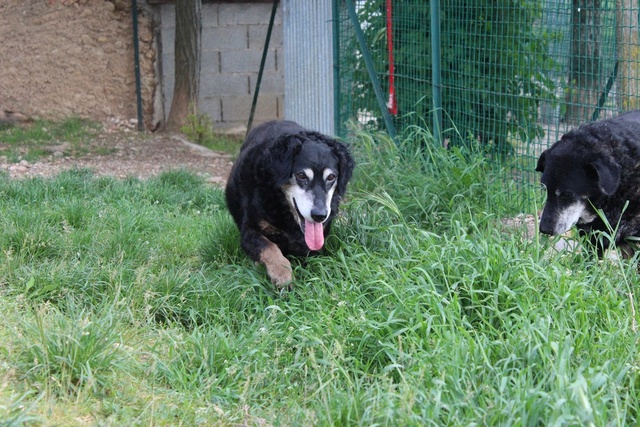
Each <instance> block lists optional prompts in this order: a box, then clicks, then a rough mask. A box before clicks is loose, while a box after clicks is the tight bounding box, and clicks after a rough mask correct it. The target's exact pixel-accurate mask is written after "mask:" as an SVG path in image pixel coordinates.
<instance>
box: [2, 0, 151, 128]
mask: <svg viewBox="0 0 640 427" xmlns="http://www.w3.org/2000/svg"><path fill="white" fill-rule="evenodd" d="M141 3H143V2H141ZM127 4H130V2H122V1H120V0H111V1H107V0H21V1H2V2H0V58H2V60H0V116H2V115H7V113H6V112H15V113H19V114H21V115H23V116H27V117H30V118H53V119H59V118H63V117H69V116H76V117H85V118H90V119H92V120H97V121H107V120H109V119H114V118H121V119H131V118H135V117H136V116H137V113H136V93H135V73H134V59H133V35H132V34H133V32H132V19H131V11H130V10H129V9H127V7H126V5H127ZM123 5H125V6H124V7H123ZM153 34H154V33H153V27H152V20H151V19H150V15H149V14H148V13H142V14H141V16H140V23H139V39H140V52H141V75H142V96H143V100H144V102H143V109H144V117H145V123H146V125H147V127H148V128H152V129H153V128H155V126H156V123H155V122H154V119H153V113H154V108H153V101H154V94H155V91H156V73H155V59H156V49H155V46H154V37H153Z"/></svg>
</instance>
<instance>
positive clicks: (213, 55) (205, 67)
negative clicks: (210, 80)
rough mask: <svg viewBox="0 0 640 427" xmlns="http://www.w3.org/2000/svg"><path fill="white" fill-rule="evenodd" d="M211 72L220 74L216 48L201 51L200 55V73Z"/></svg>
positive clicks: (207, 73)
mask: <svg viewBox="0 0 640 427" xmlns="http://www.w3.org/2000/svg"><path fill="white" fill-rule="evenodd" d="M163 64H164V63H163ZM212 74H220V52H219V51H217V50H215V51H207V52H205V51H203V52H202V55H201V56H200V75H201V76H204V75H212Z"/></svg>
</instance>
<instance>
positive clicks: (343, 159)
mask: <svg viewBox="0 0 640 427" xmlns="http://www.w3.org/2000/svg"><path fill="white" fill-rule="evenodd" d="M331 141H333V152H334V153H335V155H336V156H337V157H338V167H339V168H340V170H339V171H338V173H339V174H340V175H339V176H338V187H337V188H336V190H338V194H339V195H340V196H343V195H344V193H345V191H347V183H348V182H349V180H350V179H351V175H352V174H353V168H354V167H355V161H354V160H353V157H351V153H349V150H348V149H347V147H346V146H345V145H344V144H343V143H341V142H339V141H336V140H334V139H332V140H331Z"/></svg>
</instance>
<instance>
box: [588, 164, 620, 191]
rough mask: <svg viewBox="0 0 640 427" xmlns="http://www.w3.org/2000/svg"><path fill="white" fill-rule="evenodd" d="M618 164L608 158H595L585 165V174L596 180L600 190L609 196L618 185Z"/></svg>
mask: <svg viewBox="0 0 640 427" xmlns="http://www.w3.org/2000/svg"><path fill="white" fill-rule="evenodd" d="M620 169H621V168H620V165H619V164H618V163H616V162H614V161H613V160H610V159H596V160H594V161H593V162H591V163H589V164H588V165H587V166H586V172H587V176H588V177H591V178H592V179H593V180H594V181H597V183H598V187H599V188H600V191H602V192H603V193H604V194H605V195H607V196H611V195H612V194H613V193H615V192H616V190H617V189H618V186H619V185H620Z"/></svg>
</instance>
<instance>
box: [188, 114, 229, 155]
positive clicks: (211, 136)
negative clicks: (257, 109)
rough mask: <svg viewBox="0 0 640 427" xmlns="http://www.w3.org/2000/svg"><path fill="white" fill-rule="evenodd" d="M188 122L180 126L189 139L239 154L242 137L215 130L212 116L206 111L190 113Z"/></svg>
mask: <svg viewBox="0 0 640 427" xmlns="http://www.w3.org/2000/svg"><path fill="white" fill-rule="evenodd" d="M186 121H187V123H186V124H185V125H184V126H182V128H180V132H182V133H183V134H185V136H186V137H187V138H189V140H191V141H193V142H195V143H197V144H200V145H203V146H205V147H207V148H210V149H212V150H215V151H222V152H225V153H230V154H237V153H238V152H239V151H240V145H241V142H242V141H241V139H240V137H239V136H235V135H223V134H219V133H216V132H215V129H214V127H213V122H212V121H211V118H210V117H209V116H208V115H206V114H204V113H193V114H189V115H188V116H187V118H186Z"/></svg>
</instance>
